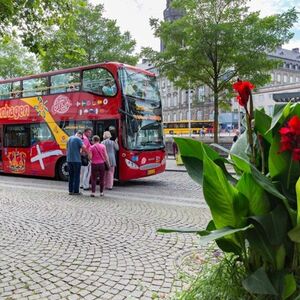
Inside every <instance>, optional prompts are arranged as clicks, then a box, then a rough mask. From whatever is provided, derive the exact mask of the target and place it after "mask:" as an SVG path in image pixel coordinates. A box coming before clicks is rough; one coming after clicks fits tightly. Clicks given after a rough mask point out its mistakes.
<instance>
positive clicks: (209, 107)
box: [139, 0, 300, 129]
mask: <svg viewBox="0 0 300 300" xmlns="http://www.w3.org/2000/svg"><path fill="white" fill-rule="evenodd" d="M171 1H172V0H167V1H166V9H165V10H164V13H163V15H164V20H168V21H172V20H176V19H178V18H180V17H181V16H182V13H180V12H178V11H176V10H174V9H172V8H170V4H171ZM163 49H164V47H163V43H161V51H163ZM269 58H270V59H279V60H282V65H281V66H280V67H279V68H278V69H276V70H273V71H271V72H270V75H271V78H272V81H271V82H270V83H269V84H267V85H266V86H264V87H263V88H259V89H258V90H256V91H254V92H253V100H254V106H255V107H256V108H261V107H263V108H264V109H265V111H266V113H268V114H272V113H273V109H274V105H275V101H274V100H273V98H274V95H275V94H282V93H289V92H296V93H297V92H299V93H300V53H299V48H295V49H293V50H287V49H283V48H282V47H279V48H278V49H276V51H274V52H273V53H270V54H269ZM139 67H142V68H145V69H148V70H149V71H152V72H154V73H156V74H157V75H158V78H159V88H160V93H161V98H162V105H163V118H164V121H165V122H171V121H180V120H188V119H189V111H190V118H191V120H213V114H214V107H213V95H212V93H211V91H210V89H209V88H208V87H207V86H200V87H197V88H194V89H189V90H182V89H179V88H177V87H176V86H174V84H173V82H171V81H170V80H168V79H167V78H165V77H162V76H159V74H158V72H157V70H156V69H155V68H154V67H153V66H152V65H151V64H149V63H148V62H147V61H146V60H143V62H142V64H140V65H139ZM189 101H190V105H189ZM241 114H243V112H242V111H240V107H239V105H238V104H237V102H236V101H235V100H233V101H232V105H231V108H230V111H222V109H220V114H219V123H220V125H221V127H222V128H223V129H225V128H230V129H231V128H238V126H239V125H238V123H239V120H240V117H239V116H241Z"/></svg>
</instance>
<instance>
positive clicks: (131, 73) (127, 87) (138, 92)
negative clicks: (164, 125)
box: [120, 68, 160, 102]
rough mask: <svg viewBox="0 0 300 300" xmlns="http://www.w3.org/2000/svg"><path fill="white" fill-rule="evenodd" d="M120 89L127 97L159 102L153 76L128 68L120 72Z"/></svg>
mask: <svg viewBox="0 0 300 300" xmlns="http://www.w3.org/2000/svg"><path fill="white" fill-rule="evenodd" d="M120 78H121V83H122V88H123V90H124V92H125V94H126V95H127V96H132V97H136V98H140V99H146V100H149V101H153V102H160V95H159V90H158V86H157V81H156V78H155V77H154V76H149V75H147V74H143V73H141V72H140V71H136V70H132V69H130V68H123V69H121V70H120Z"/></svg>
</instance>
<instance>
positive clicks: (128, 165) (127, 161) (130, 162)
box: [125, 158, 139, 170]
mask: <svg viewBox="0 0 300 300" xmlns="http://www.w3.org/2000/svg"><path fill="white" fill-rule="evenodd" d="M125 162H126V165H127V167H128V168H130V169H134V170H138V169H139V166H138V165H137V164H135V163H133V162H132V161H131V160H129V159H126V158H125Z"/></svg>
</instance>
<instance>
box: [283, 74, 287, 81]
mask: <svg viewBox="0 0 300 300" xmlns="http://www.w3.org/2000/svg"><path fill="white" fill-rule="evenodd" d="M287 79H288V78H287V75H283V82H284V83H286V82H287Z"/></svg>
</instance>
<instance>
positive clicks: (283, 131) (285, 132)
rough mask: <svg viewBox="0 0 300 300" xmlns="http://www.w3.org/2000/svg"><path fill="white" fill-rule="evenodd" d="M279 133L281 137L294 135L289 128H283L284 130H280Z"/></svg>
mask: <svg viewBox="0 0 300 300" xmlns="http://www.w3.org/2000/svg"><path fill="white" fill-rule="evenodd" d="M279 133H280V134H281V135H287V134H290V133H292V131H291V129H290V128H289V127H282V128H280V130H279Z"/></svg>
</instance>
